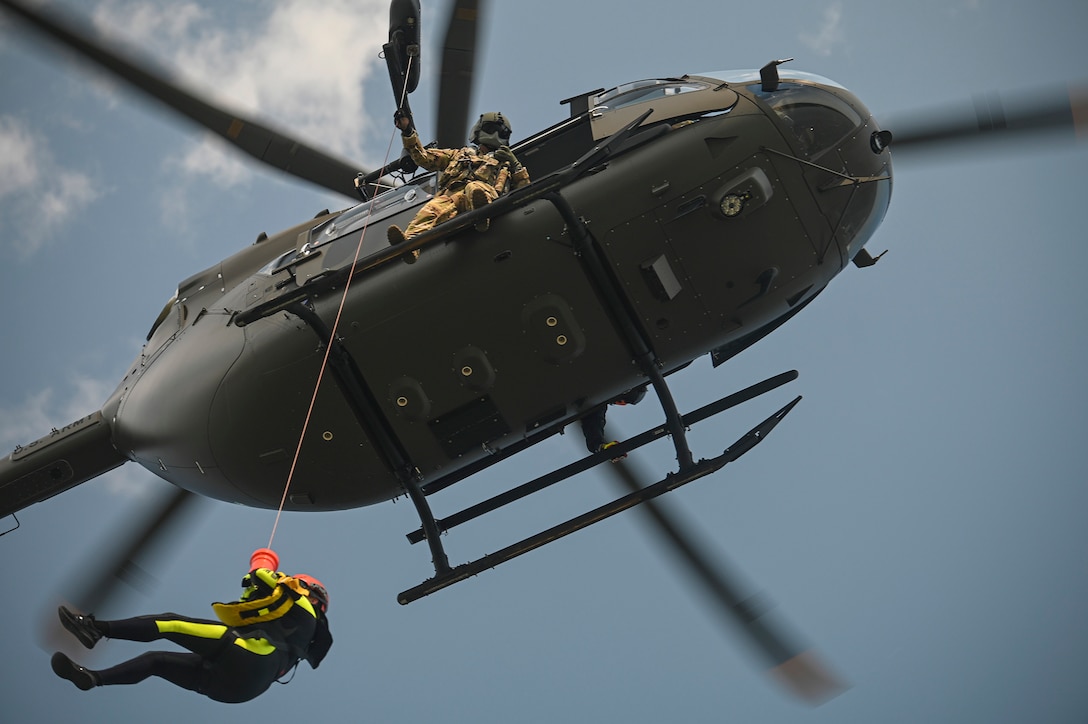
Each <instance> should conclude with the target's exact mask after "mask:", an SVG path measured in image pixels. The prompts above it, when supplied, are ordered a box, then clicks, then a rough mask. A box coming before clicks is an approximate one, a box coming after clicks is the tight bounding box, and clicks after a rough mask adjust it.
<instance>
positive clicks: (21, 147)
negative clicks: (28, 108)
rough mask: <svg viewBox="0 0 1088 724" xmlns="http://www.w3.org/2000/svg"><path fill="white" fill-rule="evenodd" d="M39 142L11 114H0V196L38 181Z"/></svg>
mask: <svg viewBox="0 0 1088 724" xmlns="http://www.w3.org/2000/svg"><path fill="white" fill-rule="evenodd" d="M40 143H41V141H40V139H39V138H38V137H36V136H35V135H34V134H33V133H31V132H30V129H29V128H27V127H26V126H25V125H24V124H22V123H20V122H19V121H18V120H16V119H15V118H13V117H12V116H0V199H3V198H4V197H5V196H10V195H12V194H17V193H20V192H25V191H26V190H27V189H30V188H32V187H33V186H34V184H36V183H38V179H39V178H41V166H40V163H39V161H40V156H41V151H40V148H39V146H40Z"/></svg>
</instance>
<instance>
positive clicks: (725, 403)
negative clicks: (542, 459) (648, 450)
mask: <svg viewBox="0 0 1088 724" xmlns="http://www.w3.org/2000/svg"><path fill="white" fill-rule="evenodd" d="M795 379H797V370H790V371H789V372H783V373H782V374H780V375H775V376H774V377H770V378H768V379H766V380H763V381H762V382H757V383H756V384H754V385H751V386H749V387H746V388H744V389H743V390H740V391H739V392H734V393H733V394H731V395H726V396H725V397H723V398H721V399H719V400H717V401H715V402H711V403H710V404H708V405H704V406H702V407H700V408H699V409H697V410H693V411H692V412H689V413H688V414H686V415H684V416H683V417H682V418H681V420H682V422H683V424H684V427H690V426H692V425H694V424H696V423H698V422H702V421H703V420H705V419H707V418H708V417H712V416H713V415H717V414H718V413H719V412H723V411H725V410H728V409H729V408H731V407H735V406H737V405H739V404H741V403H742V402H747V401H748V400H751V399H753V398H755V397H759V396H760V395H762V394H765V393H767V392H770V391H771V390H773V389H776V388H778V387H781V386H782V385H784V384H786V383H788V382H792V381H793V380H795ZM666 434H668V431H667V430H666V429H665V428H664V427H662V426H657V427H654V428H651V429H649V430H646V431H645V432H642V433H640V434H638V435H636V436H634V437H632V438H629V439H627V440H625V441H623V442H621V443H619V444H618V445H615V446H613V447H610V448H608V449H607V450H604V451H602V452H599V453H594V454H592V455H587V456H586V457H583V458H582V459H581V460H576V461H575V462H573V463H570V464H569V465H565V466H563V467H561V468H559V469H558V470H553V471H552V472H550V473H548V474H546V475H541V476H540V477H538V478H535V479H533V480H530V481H529V482H527V483H523V484H521V485H519V486H517V487H515V488H511V489H510V490H508V491H506V492H505V493H500V494H499V495H496V496H494V497H491V498H488V499H487V500H484V501H482V502H480V503H477V504H476V505H472V506H469V507H468V508H465V509H464V510H461V511H459V512H457V513H454V514H453V515H450V516H448V517H446V518H439V519H437V520H436V521H435V523H436V525H437V526H438V531H439V532H440V533H441V532H445V531H448V530H449V529H451V528H455V527H456V526H459V525H461V524H462V523H467V522H468V521H470V520H474V519H476V518H478V517H480V516H481V515H484V514H485V513H490V512H492V511H493V510H497V509H498V508H501V507H503V506H504V505H508V504H509V503H512V502H514V501H516V500H521V499H522V498H525V497H527V496H529V495H532V494H533V493H537V492H540V491H541V490H544V489H545V488H547V487H549V486H551V485H554V484H556V483H559V482H562V481H563V480H566V479H568V478H571V477H573V476H575V475H577V474H579V473H581V472H584V471H586V470H589V469H590V468H592V467H595V466H597V465H599V464H601V463H603V462H605V461H606V460H611V459H612V458H616V457H620V456H623V455H626V454H627V453H629V452H631V451H632V450H637V449H638V448H640V447H642V446H643V445H647V444H649V443H651V442H654V441H655V440H659V439H661V438H662V437H664V436H665V435H666ZM426 537H427V534H426V533H425V531H424V530H423V529H422V528H417V529H416V530H414V531H412V532H411V533H408V535H407V538H408V542H409V543H419V542H420V541H422V540H424V539H425V538H426Z"/></svg>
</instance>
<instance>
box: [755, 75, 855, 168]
mask: <svg viewBox="0 0 1088 724" xmlns="http://www.w3.org/2000/svg"><path fill="white" fill-rule="evenodd" d="M750 90H752V91H753V92H754V93H755V94H756V95H758V96H760V97H761V99H762V100H763V101H764V102H765V103H767V105H769V106H770V107H771V109H772V110H774V112H775V114H777V115H778V117H779V118H781V119H782V120H783V121H784V122H785V124H786V126H788V127H789V129H790V131H792V133H793V135H794V136H795V137H796V138H797V141H798V142H799V143H800V144H801V153H802V155H804V156H805V157H806V158H812V157H815V156H819V155H820V154H821V153H823V152H824V151H826V150H828V149H831V148H834V147H835V145H836V144H838V143H839V142H840V141H841V140H842V139H843V138H845V137H846V136H848V135H849V134H850V133H852V132H853V131H854V129H856V128H858V127H859V126H861V124H862V119H861V116H859V115H858V114H857V112H856V111H855V110H854V109H853V108H851V107H850V106H849V105H848V104H847V103H846V102H845V101H843V100H842V99H840V98H839V97H837V96H836V95H835V94H834V93H831V92H830V91H828V90H825V89H823V88H820V87H818V86H813V85H803V84H797V83H783V84H782V85H781V86H780V87H779V88H778V89H777V90H775V91H772V92H764V91H763V90H762V89H761V88H760V86H758V85H753V86H750Z"/></svg>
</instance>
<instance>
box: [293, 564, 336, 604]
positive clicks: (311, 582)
mask: <svg viewBox="0 0 1088 724" xmlns="http://www.w3.org/2000/svg"><path fill="white" fill-rule="evenodd" d="M292 578H294V579H296V580H299V581H302V582H303V584H305V586H306V588H307V590H309V591H310V594H311V595H312V596H313V597H314V598H316V599H317V601H318V604H319V605H320V606H321V612H322V613H327V612H328V610H329V590H328V589H327V588H325V586H324V584H322V583H321V581H319V580H317V579H316V578H314V577H313V576H308V575H306V574H305V573H296V574H295V575H293V576H292Z"/></svg>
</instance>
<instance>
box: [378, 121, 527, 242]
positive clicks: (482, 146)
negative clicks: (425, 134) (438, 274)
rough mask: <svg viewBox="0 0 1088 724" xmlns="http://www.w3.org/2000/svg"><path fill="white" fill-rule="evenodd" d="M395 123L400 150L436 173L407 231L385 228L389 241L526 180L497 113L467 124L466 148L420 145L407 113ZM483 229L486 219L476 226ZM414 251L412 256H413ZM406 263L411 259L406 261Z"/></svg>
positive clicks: (412, 233)
mask: <svg viewBox="0 0 1088 724" xmlns="http://www.w3.org/2000/svg"><path fill="white" fill-rule="evenodd" d="M394 123H395V124H396V126H397V128H399V129H400V131H401V136H402V139H403V141H404V148H405V150H407V151H408V155H410V156H411V157H412V160H413V161H415V162H416V164H417V165H419V166H421V167H422V168H425V169H428V170H430V171H437V172H438V190H437V191H436V192H435V195H434V198H432V199H431V200H430V201H428V202H427V203H426V204H424V205H423V208H421V209H420V210H419V212H418V213H417V214H416V216H415V218H414V219H412V222H411V223H410V224H408V228H407V229H403V230H402V229H401V228H400V227H399V226H397V225H396V224H394V225H392V226H390V227H389V231H388V236H389V243H390V244H394V245H396V244H400V243H403V242H404V241H406V240H408V239H411V238H412V237H413V236H416V235H418V234H422V233H423V232H425V231H427V230H429V229H431V228H433V227H435V226H437V225H438V224H441V223H442V222H443V221H449V220H450V219H452V218H453V217H454V216H456V215H457V214H459V213H466V212H469V211H472V210H473V209H478V208H480V207H482V206H485V205H487V204H489V203H491V202H492V201H494V200H495V199H497V198H498V197H499V196H501V195H502V194H503V193H505V192H506V191H507V190H514V189H519V188H521V187H523V186H527V185H528V184H529V172H528V171H527V170H526V169H525V167H524V166H522V165H521V163H520V162H518V159H517V157H516V156H515V155H514V152H513V151H511V150H510V145H509V144H510V133H511V130H510V122H509V121H508V120H507V118H506V116H504V115H503V114H502V113H484V114H483V115H482V116H480V119H479V120H478V121H476V125H475V126H473V127H472V143H473V144H474V146H466V147H465V148H456V149H448V148H424V147H423V145H422V144H421V143H420V142H419V135H418V134H417V133H416V131H415V127H414V125H413V123H412V119H411V117H410V116H408V115H406V114H404V113H401V112H400V111H397V113H396V115H395V116H394ZM477 229H478V230H479V231H485V230H486V229H487V222H486V221H485V222H483V223H482V224H481V225H477ZM418 256H419V252H418V250H417V251H416V253H415V257H416V258H418ZM410 261H414V259H411V260H410Z"/></svg>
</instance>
